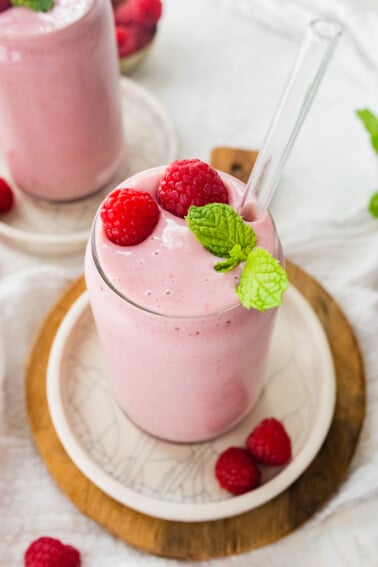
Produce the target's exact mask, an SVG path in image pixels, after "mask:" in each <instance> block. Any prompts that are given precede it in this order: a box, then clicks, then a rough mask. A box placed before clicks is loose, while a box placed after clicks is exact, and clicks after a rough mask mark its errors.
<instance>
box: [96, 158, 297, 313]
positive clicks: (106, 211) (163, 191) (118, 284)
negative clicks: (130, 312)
mask: <svg viewBox="0 0 378 567" xmlns="http://www.w3.org/2000/svg"><path fill="white" fill-rule="evenodd" d="M226 178H227V181H226V180H224V179H223V178H222V176H221V175H219V174H218V173H217V172H216V171H215V170H214V169H212V168H211V167H210V166H209V165H207V164H205V163H203V162H201V161H200V160H197V159H196V160H180V161H176V162H173V163H172V164H171V165H169V166H168V167H166V168H165V169H164V170H162V168H157V169H156V170H151V171H150V172H149V174H148V175H145V174H143V175H142V174H140V175H137V176H135V177H134V178H132V180H131V183H130V180H128V187H127V188H122V187H120V188H117V189H116V190H115V191H114V192H113V193H111V194H110V195H109V197H108V198H107V199H106V200H105V202H104V204H103V206H102V208H101V210H100V219H101V221H102V225H100V226H99V227H98V228H97V238H96V248H97V255H98V260H99V263H100V265H101V267H102V271H103V272H104V273H106V274H107V277H108V280H109V282H110V283H111V285H112V286H114V287H115V288H116V289H117V291H119V292H120V293H121V294H122V295H124V296H125V297H127V298H129V299H130V300H131V301H133V302H135V303H137V304H138V305H140V306H143V307H145V308H146V309H149V310H153V311H156V312H159V313H164V314H172V315H173V314H175V315H183V316H187V315H201V314H209V313H213V312H217V311H222V310H224V309H228V308H230V307H233V306H234V305H237V301H236V297H235V291H236V293H237V295H238V296H239V300H240V302H241V303H242V304H243V305H244V307H246V308H248V309H249V308H251V307H253V308H254V309H257V310H258V311H265V310H266V309H271V308H273V307H277V306H278V305H279V304H280V303H281V301H282V294H283V292H284V291H285V289H286V288H287V285H288V281H287V274H286V272H285V271H284V269H283V268H282V266H281V264H280V263H279V261H278V260H276V258H274V256H273V255H272V254H275V253H276V250H275V238H274V227H273V224H272V221H271V219H270V216H269V215H265V217H264V218H263V219H260V220H258V221H257V222H256V223H251V222H245V221H244V220H243V218H242V217H241V216H240V215H238V214H237V213H236V212H235V210H234V209H237V207H238V204H239V203H240V200H241V197H242V190H243V187H242V186H240V184H239V185H238V182H236V180H233V178H231V177H229V176H226ZM228 203H230V205H229V204H228ZM159 205H160V206H159ZM159 210H160V213H159ZM183 217H184V218H183ZM252 225H254V227H255V229H256V232H255V230H254V228H253V226H252ZM109 240H110V241H111V242H109ZM257 243H258V244H259V246H257ZM201 244H202V246H201ZM209 252H210V253H211V254H209ZM213 255H214V256H217V257H219V258H222V259H223V261H220V262H217V263H215V265H214V259H213Z"/></svg>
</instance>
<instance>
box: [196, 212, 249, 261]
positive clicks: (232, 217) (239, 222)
mask: <svg viewBox="0 0 378 567" xmlns="http://www.w3.org/2000/svg"><path fill="white" fill-rule="evenodd" d="M185 218H186V220H187V222H188V226H189V228H190V230H191V231H192V232H194V234H195V236H196V238H197V240H199V241H200V243H201V244H202V245H203V246H204V247H205V248H206V250H208V251H209V252H211V253H212V254H214V256H219V257H220V258H227V259H228V258H232V256H231V251H232V250H235V249H234V246H235V245H239V246H240V253H239V256H240V259H239V260H238V262H239V261H241V260H242V259H244V260H245V259H246V258H247V256H248V253H249V252H250V251H251V250H252V248H253V247H254V246H255V245H256V235H255V233H254V231H253V229H252V228H251V227H250V226H249V225H248V224H246V223H245V222H244V221H243V218H242V217H241V216H240V215H238V214H237V213H236V212H235V211H234V209H233V208H232V207H230V206H229V205H225V204H223V203H210V204H208V205H205V206H204V207H195V206H193V205H192V206H191V207H190V208H189V211H188V215H187V216H186V217H185ZM234 257H236V256H235V252H234ZM238 262H237V263H238ZM235 265H236V264H235ZM221 271H222V270H221Z"/></svg>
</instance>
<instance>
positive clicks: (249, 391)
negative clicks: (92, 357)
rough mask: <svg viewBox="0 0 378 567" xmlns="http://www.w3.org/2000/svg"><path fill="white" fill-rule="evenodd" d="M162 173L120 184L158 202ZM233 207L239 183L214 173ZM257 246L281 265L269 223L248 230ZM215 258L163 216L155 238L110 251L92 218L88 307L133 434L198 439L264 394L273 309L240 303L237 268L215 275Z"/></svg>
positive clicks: (225, 425)
mask: <svg viewBox="0 0 378 567" xmlns="http://www.w3.org/2000/svg"><path fill="white" fill-rule="evenodd" d="M164 171H165V167H159V168H154V169H151V170H148V171H145V172H142V173H140V174H138V175H135V176H133V177H131V178H129V179H127V180H126V181H125V182H124V183H122V184H121V185H120V187H128V188H135V189H139V190H143V191H146V192H148V193H150V194H151V195H152V196H154V197H156V191H157V187H158V185H159V182H160V179H161V177H162V175H163V173H164ZM218 173H219V174H220V175H221V177H222V179H223V181H224V182H225V184H226V186H227V189H228V192H229V203H230V205H231V206H232V207H233V208H234V209H236V210H237V209H238V205H239V204H240V202H241V199H242V195H243V193H244V189H245V186H244V185H243V184H242V183H241V182H239V181H238V180H236V179H235V178H233V177H231V176H229V175H226V174H223V173H220V172H218ZM251 225H252V227H253V229H254V231H255V233H256V235H257V239H258V245H259V246H260V247H263V248H265V249H266V250H268V251H269V252H270V253H271V254H273V255H274V256H275V257H276V258H277V259H279V260H280V261H283V256H282V248H281V244H280V241H279V238H278V236H277V233H276V230H275V226H274V223H273V220H272V218H271V216H270V215H269V214H268V213H266V214H264V215H263V216H262V217H261V218H259V220H258V221H256V222H252V223H251ZM214 259H215V257H214V256H213V255H212V254H210V253H209V252H208V251H207V250H205V249H204V248H203V246H202V245H201V244H200V243H199V242H198V241H197V240H196V238H195V236H194V235H193V233H192V232H191V231H190V230H189V228H188V226H187V222H186V220H185V219H184V218H180V217H177V216H174V215H173V214H171V213H170V212H168V211H166V210H164V209H161V210H160V217H159V221H158V223H157V224H156V226H155V228H154V230H153V232H152V234H151V235H150V236H149V237H148V238H147V239H146V240H144V241H143V242H141V243H140V244H137V245H135V246H126V247H123V246H119V245H117V244H113V243H112V242H111V241H110V240H109V239H108V238H107V236H106V234H105V231H104V227H103V223H102V220H101V217H100V215H99V214H98V215H97V217H96V219H95V221H94V225H93V228H92V234H91V237H90V241H89V243H88V247H87V252H86V261H85V276H86V283H87V288H88V292H89V298H90V304H91V307H92V311H93V315H94V318H95V322H96V326H97V329H98V333H99V337H100V341H101V344H102V346H103V349H104V354H105V359H106V364H107V367H108V371H109V377H110V381H111V384H112V387H113V390H114V393H115V397H116V399H117V401H118V404H119V406H120V407H121V409H122V410H123V411H124V412H125V413H126V414H127V416H128V417H129V418H130V419H131V420H132V421H133V422H134V423H135V424H137V425H138V426H139V427H141V428H142V429H143V430H145V431H147V432H148V433H150V434H152V435H155V436H157V437H160V438H163V439H166V440H171V441H176V442H196V441H204V440H206V439H210V438H213V437H215V436H217V435H220V434H222V433H224V432H225V431H227V430H229V429H230V428H232V427H233V426H234V425H236V424H237V423H238V422H239V421H240V420H242V419H243V417H244V416H246V414H248V412H249V411H250V410H251V408H252V407H253V405H254V403H255V402H256V400H257V398H258V396H259V395H260V392H261V390H262V387H263V380H264V371H265V363H266V359H267V354H268V350H269V345H270V339H271V336H272V331H273V327H274V322H275V319H276V314H277V309H276V308H274V309H271V310H268V311H265V312H259V311H256V310H254V309H249V310H248V309H246V308H245V307H243V306H242V304H241V303H240V301H239V299H238V297H237V295H236V293H235V286H236V283H237V280H238V279H239V276H240V271H241V267H237V268H236V269H235V270H232V271H230V272H228V273H222V274H221V273H217V272H216V271H215V270H214Z"/></svg>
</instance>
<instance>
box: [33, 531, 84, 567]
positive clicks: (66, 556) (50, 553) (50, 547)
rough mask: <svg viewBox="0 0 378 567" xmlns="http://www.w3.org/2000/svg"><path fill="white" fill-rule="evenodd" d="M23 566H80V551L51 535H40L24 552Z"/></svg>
mask: <svg viewBox="0 0 378 567" xmlns="http://www.w3.org/2000/svg"><path fill="white" fill-rule="evenodd" d="M24 559H25V562H24V565H25V567H80V565H81V559H80V553H79V552H78V551H77V549H75V548H74V547H72V546H71V545H64V544H63V543H62V542H61V541H59V540H58V539H55V538H53V537H40V538H39V539H36V540H35V541H33V542H32V543H31V544H30V545H29V547H28V549H27V550H26V552H25V557H24Z"/></svg>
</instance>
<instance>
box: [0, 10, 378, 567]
mask: <svg viewBox="0 0 378 567" xmlns="http://www.w3.org/2000/svg"><path fill="white" fill-rule="evenodd" d="M327 4H330V6H331V8H330V9H331V10H332V13H333V14H334V15H336V16H337V17H338V18H339V19H340V20H341V21H342V23H343V24H344V26H345V29H346V33H345V35H344V37H343V39H342V41H341V42H340V45H339V48H338V50H337V53H336V56H335V58H334V60H333V61H332V63H331V65H330V68H329V71H328V73H327V75H326V77H325V80H324V82H323V84H322V86H321V89H320V92H319V95H318V97H317V99H316V102H315V104H314V107H313V108H312V110H311V113H310V115H309V117H308V120H307V122H306V124H305V127H304V129H303V131H302V132H301V134H300V137H299V139H298V141H297V143H296V145H295V148H294V151H293V153H292V156H291V158H290V161H289V163H288V165H287V168H286V170H285V175H284V176H283V178H282V181H281V183H280V187H279V192H278V193H277V195H276V197H275V199H274V201H273V204H272V212H273V214H274V216H275V218H276V221H277V225H278V229H279V231H280V233H281V236H282V240H283V244H284V247H285V250H286V252H287V254H288V256H289V257H290V258H291V259H292V260H294V261H295V262H297V263H298V264H300V265H301V266H302V267H303V268H305V269H306V270H307V271H309V272H310V273H311V274H313V275H315V276H316V277H317V279H318V280H320V281H321V283H322V284H323V285H324V286H325V287H326V288H327V289H328V290H329V291H330V292H331V293H332V294H333V295H334V296H335V298H336V299H337V300H338V301H339V303H340V304H341V305H342V307H343V309H344V311H345V312H346V314H347V316H348V318H349V319H350V321H351V322H352V324H353V326H354V328H355V331H356V334H357V337H358V339H359V341H360V345H361V348H362V351H363V356H364V362H365V365H366V372H367V386H368V389H367V391H368V413H367V418H366V422H365V427H364V431H363V434H362V439H361V443H360V444H359V447H358V450H357V454H356V457H355V459H354V461H353V464H352V467H351V469H350V471H349V474H348V478H347V479H346V482H345V483H344V484H343V485H342V487H341V489H340V491H339V492H338V493H337V494H336V495H335V497H334V498H333V499H332V501H331V502H330V504H329V505H328V506H327V507H326V508H325V509H324V510H323V511H322V512H321V513H320V514H318V515H317V516H316V517H315V518H314V519H313V520H312V521H311V522H309V523H308V524H307V525H306V526H305V527H303V528H302V529H300V530H299V531H297V532H296V533H294V534H292V535H290V536H289V537H287V538H285V539H283V540H281V541H280V542H278V543H276V544H274V545H271V546H268V547H265V548H262V549H260V550H256V551H253V552H250V553H247V554H244V555H242V556H239V557H232V558H227V559H221V560H214V561H210V562H207V563H206V565H210V566H214V567H226V566H227V567H228V566H231V567H247V566H248V567H250V566H251V567H255V566H256V567H257V566H259V567H260V566H265V565H266V566H269V567H271V566H272V567H278V566H279V567H297V566H298V567H299V566H301V567H302V566H303V565H305V566H310V567H312V566H314V567H315V566H316V567H318V566H327V567H328V566H330V565H332V567H339V566H340V567H341V566H348V567H349V566H351V567H352V566H353V567H354V566H355V565H360V566H365V565H366V566H374V565H378V559H377V557H378V524H377V510H378V433H377V431H378V407H377V406H378V386H377V366H378V364H377V362H378V361H377V338H376V337H377V336H378V325H377V320H378V317H377V316H378V252H377V251H378V221H376V220H374V219H372V218H371V217H370V216H369V214H368V213H367V211H366V207H367V202H368V199H369V196H370V194H371V193H372V192H373V191H375V190H377V189H378V158H377V156H376V155H375V154H374V153H373V151H372V150H371V148H370V145H369V141H368V137H367V135H366V133H365V131H364V129H363V128H362V126H361V125H360V123H359V121H358V120H357V119H356V117H355V115H354V110H355V109H356V108H360V107H364V106H368V107H370V108H372V110H374V111H375V112H376V113H378V100H377V92H378V90H377V86H378V39H377V38H378V34H377V29H378V7H377V5H376V3H375V2H374V1H367V0H365V1H359V0H338V1H336V0H334V2H332V4H331V3H329V2H326V0H297V1H295V0H286V1H285V2H282V0H281V1H279V0H206V1H204V0H191V1H190V2H188V1H187V0H165V2H164V8H165V14H164V19H163V21H162V23H161V25H160V30H159V37H158V40H157V43H156V46H155V48H154V51H153V52H152V53H151V56H150V58H149V59H148V61H147V62H146V64H145V65H144V67H142V68H140V70H138V71H137V72H136V73H135V74H134V79H135V80H137V81H138V82H140V83H141V84H143V85H144V86H145V87H147V88H148V89H150V90H151V91H152V92H153V93H154V94H155V95H156V96H157V97H158V98H159V99H160V100H161V102H162V103H163V104H164V105H165V107H166V108H167V109H168V110H169V112H170V114H171V116H172V118H173V120H174V122H175V123H176V126H177V132H178V136H179V143H180V151H179V156H180V157H199V158H202V159H205V160H207V159H208V158H209V154H210V150H211V148H212V147H214V146H219V145H230V146H238V147H246V148H258V147H259V145H260V144H261V142H262V138H263V137H264V134H265V131H266V128H267V126H268V124H269V122H270V119H271V116H272V113H273V111H274V108H275V106H276V103H277V101H278V98H279V95H280V93H281V90H282V87H283V85H284V83H285V80H286V77H287V74H288V72H289V70H290V68H291V66H292V63H293V59H294V57H295V54H296V52H297V49H298V46H299V43H300V39H301V36H302V35H303V32H304V28H305V26H306V23H307V22H308V21H309V20H311V19H312V17H314V16H316V15H318V16H319V15H321V14H322V13H323V9H328V8H327ZM82 269H83V268H82V255H81V254H78V255H76V256H73V257H66V258H54V257H51V258H47V259H46V258H39V257H37V256H27V255H26V254H23V253H22V252H20V251H16V250H14V249H12V248H11V247H9V246H6V245H5V244H2V243H0V277H1V280H0V312H1V322H0V324H1V329H0V331H1V334H0V340H1V341H2V343H3V347H4V352H5V353H6V354H5V365H6V368H5V375H4V377H2V376H0V386H1V390H0V454H1V460H0V551H1V553H0V565H4V567H5V566H7V567H17V566H18V565H22V554H23V551H24V549H25V548H26V547H27V545H28V544H29V543H30V541H31V540H33V539H35V538H36V537H39V536H41V535H52V536H55V537H59V538H61V539H62V540H64V541H66V542H67V543H71V544H73V545H76V546H77V547H78V548H79V549H80V551H81V552H82V556H83V566H84V567H104V566H107V567H108V566H111V567H121V566H128V567H129V566H131V567H133V566H142V567H143V566H150V567H151V566H152V567H162V566H165V565H169V566H175V565H179V564H180V563H179V562H176V561H166V560H164V559H158V558H155V557H153V556H150V555H147V554H144V553H141V552H139V551H138V550H134V549H132V548H130V547H129V546H128V545H126V544H124V543H123V542H121V541H118V540H116V539H114V538H113V537H111V536H110V535H108V534H107V533H106V532H105V531H104V530H102V529H101V528H100V527H99V526H97V525H96V524H95V523H94V522H92V521H90V520H88V519H87V518H86V517H84V516H83V515H82V514H81V513H80V512H79V511H77V510H76V509H75V508H74V507H73V506H72V505H71V503H70V502H69V501H67V499H66V498H65V497H64V496H63V495H62V494H61V493H60V492H59V490H58V489H57V488H56V486H55V484H54V482H53V480H52V479H51V478H50V476H49V474H48V472H47V470H46V468H45V466H44V464H43V462H42V461H41V459H40V457H39V455H38V453H37V451H36V449H35V447H34V444H33V441H32V438H31V434H30V432H29V427H28V424H27V418H26V412H25V407H24V391H23V362H24V359H25V357H26V355H27V353H28V351H29V349H30V345H31V342H32V340H33V337H34V335H35V333H36V331H37V329H38V327H39V325H40V323H41V322H42V320H43V318H44V316H45V314H46V313H47V312H48V310H49V309H50V308H51V306H52V305H53V304H54V302H55V301H56V299H57V298H58V297H59V295H60V293H61V291H62V290H63V289H64V288H65V287H66V286H67V284H68V283H69V281H71V280H72V279H73V278H74V277H75V276H77V275H79V274H80V273H81V272H82ZM0 352H1V349H0ZM0 367H1V364H0ZM189 565H192V563H189ZM193 565H200V563H193Z"/></svg>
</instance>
